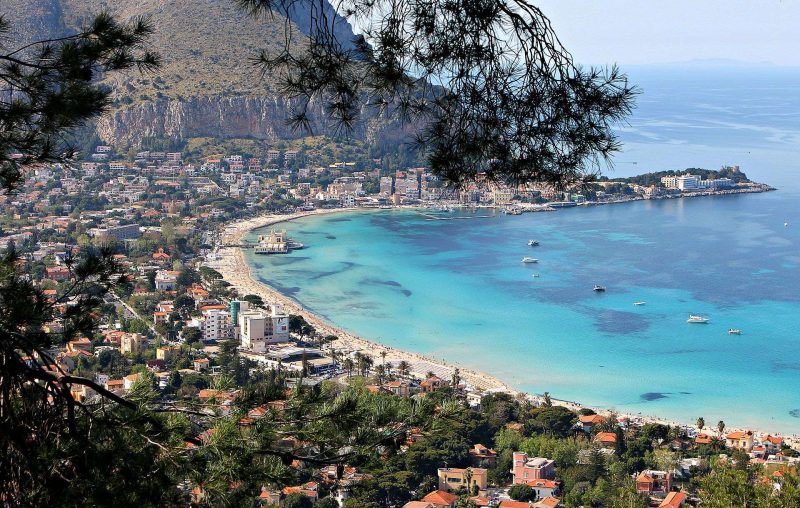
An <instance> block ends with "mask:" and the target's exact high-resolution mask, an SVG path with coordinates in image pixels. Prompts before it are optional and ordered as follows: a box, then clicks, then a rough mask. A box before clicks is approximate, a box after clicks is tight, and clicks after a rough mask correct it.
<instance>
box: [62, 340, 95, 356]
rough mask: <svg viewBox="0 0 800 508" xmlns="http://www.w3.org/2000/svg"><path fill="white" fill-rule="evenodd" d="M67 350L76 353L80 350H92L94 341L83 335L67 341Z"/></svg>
mask: <svg viewBox="0 0 800 508" xmlns="http://www.w3.org/2000/svg"><path fill="white" fill-rule="evenodd" d="M67 351H69V352H70V353H75V352H78V351H88V352H91V351H92V341H91V340H89V339H88V338H87V337H81V338H80V339H77V340H71V341H69V342H67Z"/></svg>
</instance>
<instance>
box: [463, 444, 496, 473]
mask: <svg viewBox="0 0 800 508" xmlns="http://www.w3.org/2000/svg"><path fill="white" fill-rule="evenodd" d="M469 454H470V457H472V463H473V465H475V467H481V466H485V467H488V468H493V467H495V466H496V465H497V452H496V451H494V450H492V449H491V448H486V447H485V446H483V445H482V444H476V445H475V446H473V447H472V448H471V449H470V451H469Z"/></svg>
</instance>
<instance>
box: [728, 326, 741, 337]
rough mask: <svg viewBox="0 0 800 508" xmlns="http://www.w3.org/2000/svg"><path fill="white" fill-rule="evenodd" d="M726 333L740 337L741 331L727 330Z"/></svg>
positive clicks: (736, 329) (735, 329)
mask: <svg viewBox="0 0 800 508" xmlns="http://www.w3.org/2000/svg"><path fill="white" fill-rule="evenodd" d="M728 333H729V334H731V335H741V334H742V331H741V330H739V329H738V328H728Z"/></svg>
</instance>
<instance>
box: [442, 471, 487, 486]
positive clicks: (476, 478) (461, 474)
mask: <svg viewBox="0 0 800 508" xmlns="http://www.w3.org/2000/svg"><path fill="white" fill-rule="evenodd" d="M487 472H488V471H487V470H486V469H483V468H480V467H468V468H466V469H460V468H455V467H440V468H439V470H438V471H437V473H438V475H439V490H444V491H451V490H458V489H460V488H462V487H464V488H466V489H467V491H471V490H472V488H473V487H474V486H476V485H477V487H478V491H479V492H483V491H485V490H486V476H487Z"/></svg>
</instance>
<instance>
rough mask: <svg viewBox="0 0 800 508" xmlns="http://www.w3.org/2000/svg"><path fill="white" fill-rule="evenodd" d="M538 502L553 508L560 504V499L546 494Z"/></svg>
mask: <svg viewBox="0 0 800 508" xmlns="http://www.w3.org/2000/svg"><path fill="white" fill-rule="evenodd" d="M539 504H540V505H542V506H547V507H549V508H555V507H556V506H558V505H560V504H561V500H560V499H559V498H557V497H553V496H547V497H546V498H544V499H542V500H541V501H539Z"/></svg>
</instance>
